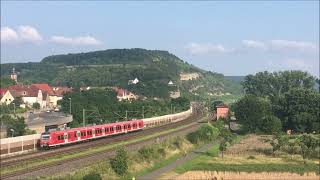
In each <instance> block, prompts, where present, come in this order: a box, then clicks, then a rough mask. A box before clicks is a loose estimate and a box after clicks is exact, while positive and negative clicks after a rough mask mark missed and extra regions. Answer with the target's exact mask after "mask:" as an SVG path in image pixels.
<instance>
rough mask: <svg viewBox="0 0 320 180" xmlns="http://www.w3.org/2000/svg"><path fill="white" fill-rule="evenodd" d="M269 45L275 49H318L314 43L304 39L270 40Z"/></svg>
mask: <svg viewBox="0 0 320 180" xmlns="http://www.w3.org/2000/svg"><path fill="white" fill-rule="evenodd" d="M270 46H271V48H272V49H276V50H298V51H315V50H317V49H318V48H317V46H316V44H314V43H310V42H304V41H288V40H271V41H270Z"/></svg>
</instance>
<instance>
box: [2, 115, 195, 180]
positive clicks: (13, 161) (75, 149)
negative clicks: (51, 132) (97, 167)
mask: <svg viewBox="0 0 320 180" xmlns="http://www.w3.org/2000/svg"><path fill="white" fill-rule="evenodd" d="M196 118H199V116H191V117H189V118H187V119H186V120H183V121H180V122H177V123H172V124H166V125H163V126H161V131H165V130H168V129H172V128H176V127H179V126H183V125H187V124H190V126H187V127H185V128H182V129H180V130H179V131H183V130H186V129H188V128H195V127H196V126H197V123H194V121H195V119H196ZM161 131H159V127H154V128H150V129H146V130H144V131H139V132H135V133H130V134H125V135H120V136H114V137H109V138H102V139H97V140H95V141H89V142H87V143H82V144H76V145H73V146H66V147H61V148H57V149H54V150H53V151H45V152H43V151H40V152H38V153H33V154H30V155H29V156H22V157H18V158H7V159H5V161H4V162H1V168H3V167H6V168H8V167H9V168H10V166H14V165H17V164H20V163H28V161H32V162H33V161H37V160H44V159H46V158H49V157H53V156H56V155H60V156H61V155H66V154H71V153H79V152H81V151H85V150H86V149H87V148H89V147H90V148H92V147H98V146H102V145H106V144H110V143H113V142H119V141H125V140H130V139H134V138H139V137H143V136H146V135H150V134H154V133H156V132H161ZM174 133H176V132H175V131H174V132H169V133H166V134H165V135H162V136H166V135H167V134H174ZM143 143H144V142H134V143H130V144H129V145H127V146H135V145H141V144H143ZM113 151H114V148H111V149H109V150H106V151H104V152H102V153H97V154H88V155H83V156H81V157H75V158H69V159H67V160H61V161H57V162H53V163H48V164H45V165H38V166H34V167H30V168H25V169H22V170H18V171H15V172H13V173H8V174H4V175H2V176H1V179H8V178H13V177H23V175H24V174H27V173H30V172H34V171H41V170H43V169H50V168H52V167H55V166H59V165H63V164H65V163H68V162H73V161H80V160H83V159H92V158H94V157H96V156H99V154H104V156H103V157H104V158H106V157H110V156H112V155H113ZM84 164H85V163H84ZM13 179H14V178H13Z"/></svg>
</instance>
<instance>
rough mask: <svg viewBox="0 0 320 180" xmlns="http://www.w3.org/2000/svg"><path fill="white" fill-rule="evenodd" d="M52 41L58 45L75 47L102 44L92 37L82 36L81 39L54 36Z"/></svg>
mask: <svg viewBox="0 0 320 180" xmlns="http://www.w3.org/2000/svg"><path fill="white" fill-rule="evenodd" d="M51 41H53V42H55V43H58V44H65V45H73V46H81V45H94V46H97V45H101V44H102V42H100V41H99V40H97V39H95V38H94V37H91V36H82V37H81V36H80V37H73V38H72V37H64V36H52V37H51Z"/></svg>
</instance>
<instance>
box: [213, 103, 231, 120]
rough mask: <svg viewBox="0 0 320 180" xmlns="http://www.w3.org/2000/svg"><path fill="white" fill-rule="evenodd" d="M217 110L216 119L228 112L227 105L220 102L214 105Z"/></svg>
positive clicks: (224, 116)
mask: <svg viewBox="0 0 320 180" xmlns="http://www.w3.org/2000/svg"><path fill="white" fill-rule="evenodd" d="M216 108H217V109H216V111H217V119H219V118H227V117H228V113H229V106H227V105H225V104H220V105H217V106H216Z"/></svg>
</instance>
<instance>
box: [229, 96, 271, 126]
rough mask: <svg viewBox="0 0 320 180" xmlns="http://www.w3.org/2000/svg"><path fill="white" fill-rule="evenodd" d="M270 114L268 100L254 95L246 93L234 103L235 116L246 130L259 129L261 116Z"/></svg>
mask: <svg viewBox="0 0 320 180" xmlns="http://www.w3.org/2000/svg"><path fill="white" fill-rule="evenodd" d="M270 114H271V104H270V102H269V101H268V100H266V99H263V98H260V97H257V96H254V95H246V96H244V97H243V98H241V99H240V100H239V101H238V102H237V103H236V104H235V116H236V118H237V120H238V122H239V123H240V124H242V126H243V128H244V130H245V131H247V132H258V131H260V128H261V127H262V121H263V118H264V117H265V116H267V115H270Z"/></svg>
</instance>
